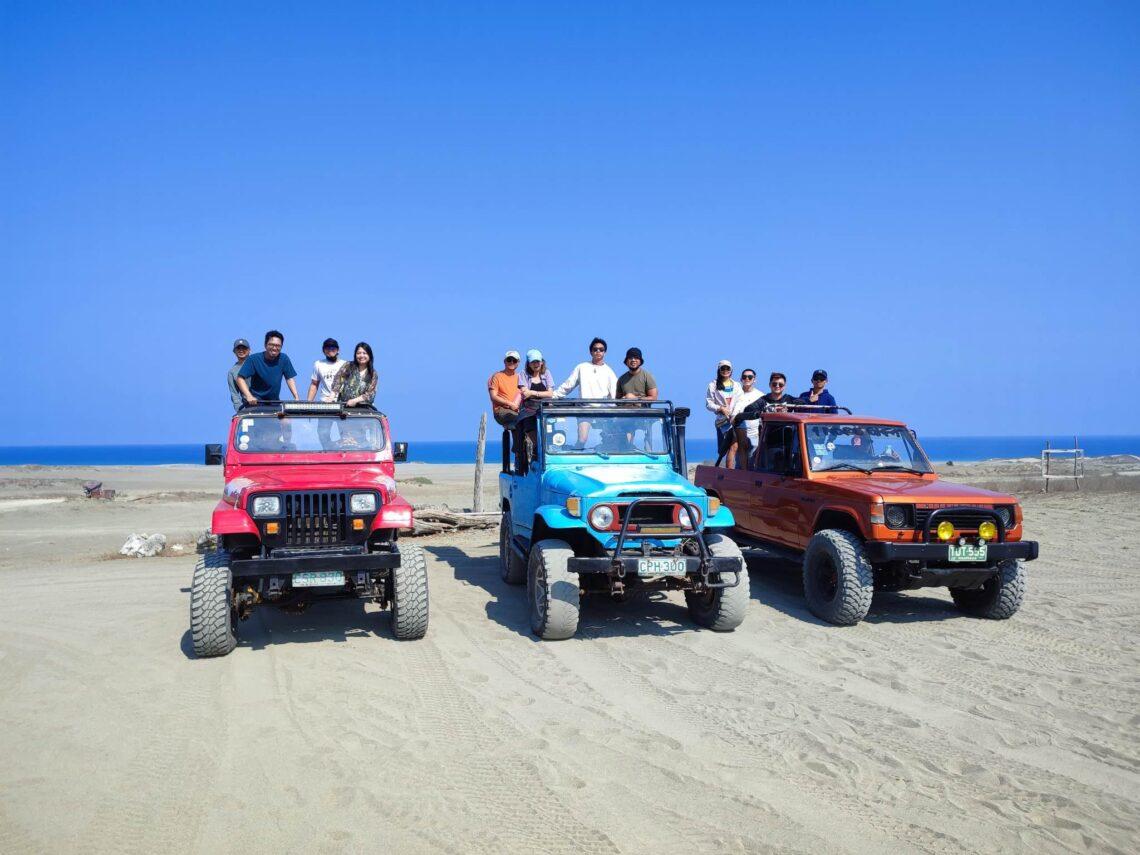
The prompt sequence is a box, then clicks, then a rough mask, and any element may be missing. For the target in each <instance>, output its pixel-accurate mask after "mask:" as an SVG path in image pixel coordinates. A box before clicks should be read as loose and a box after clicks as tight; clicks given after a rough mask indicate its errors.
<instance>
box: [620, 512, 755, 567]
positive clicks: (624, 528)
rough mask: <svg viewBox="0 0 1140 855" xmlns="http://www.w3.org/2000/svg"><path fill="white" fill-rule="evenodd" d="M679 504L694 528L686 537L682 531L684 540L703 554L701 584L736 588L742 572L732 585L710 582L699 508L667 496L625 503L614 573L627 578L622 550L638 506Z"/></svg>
mask: <svg viewBox="0 0 1140 855" xmlns="http://www.w3.org/2000/svg"><path fill="white" fill-rule="evenodd" d="M677 504H679V505H680V506H681V507H682V508H684V510H685V513H686V514H687V515H688V517H689V525H690V526H692V528H691V530H690V532H689V534H688V535H684V533H683V532H684V530H683V529H682V531H681V534H682V535H683V539H684V540H695V541H696V542H697V548H698V549H699V550H700V553H701V582H702V583H703V584H704V585H705V586H706V587H709V588H735V587H736V586H737V585H739V584H740V571H739V570H738V571H736V573H735V576H736V579H735V580H734V581H733V582H731V583H729V582H710V581H709V558H710V557H711V556H710V555H709V550H708V547H707V546H705V541H704V539H703V538H702V537H701V532H700V529H698V528H697V517H696V516H694V513H695V514H696V515H699V514H700V512H701V511H700V508H698V507H697V506H696V505H695V504H693V503H692V502H686V501H685V500H683V499H677V498H672V497H665V496H639V497H635V498H633V499H632V500H631V501H630V503H629V504H628V505H625V504H624V503H623V506H624V507H625V518H624V519H623V520H622V521H621V530H620V531H619V532H618V539H617V545H616V546H615V547H614V554H613V557H612V559H611V561H612V563H613V569H614V572H615V573H616V574H617V577H618V578H619V579H624V578H625V567H623V566H622V563H621V553H622V550H623V549H624V548H625V538H626V535H627V534H628V533H629V521H630V520H631V519H632V518H633V509H634V508H636V507H637V506H638V505H677ZM678 528H680V524H679V523H678ZM659 536H660V535H659V534H648V535H645V534H640V533H639V534H636V535H634V537H638V538H645V537H659Z"/></svg>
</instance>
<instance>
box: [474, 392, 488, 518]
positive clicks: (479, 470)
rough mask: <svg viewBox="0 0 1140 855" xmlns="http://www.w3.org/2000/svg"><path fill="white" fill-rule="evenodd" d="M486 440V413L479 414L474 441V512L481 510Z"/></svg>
mask: <svg viewBox="0 0 1140 855" xmlns="http://www.w3.org/2000/svg"><path fill="white" fill-rule="evenodd" d="M486 441H487V414H486V413H483V414H482V415H480V416H479V438H478V439H477V440H476V441H475V501H474V502H473V503H472V505H471V509H472V510H473V511H475V513H481V512H482V510H483V446H484V445H485V444H486Z"/></svg>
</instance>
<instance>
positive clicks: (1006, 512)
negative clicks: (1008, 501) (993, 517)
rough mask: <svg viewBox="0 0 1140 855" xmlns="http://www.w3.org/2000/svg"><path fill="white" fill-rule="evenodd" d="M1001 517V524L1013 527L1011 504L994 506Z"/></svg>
mask: <svg viewBox="0 0 1140 855" xmlns="http://www.w3.org/2000/svg"><path fill="white" fill-rule="evenodd" d="M994 510H995V511H997V513H998V516H999V517H1001V524H1002V525H1004V526H1005V527H1006V528H1013V508H1012V507H1010V506H1009V505H998V506H997V507H996V508H994Z"/></svg>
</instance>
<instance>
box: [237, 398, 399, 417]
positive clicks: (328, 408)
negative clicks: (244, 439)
mask: <svg viewBox="0 0 1140 855" xmlns="http://www.w3.org/2000/svg"><path fill="white" fill-rule="evenodd" d="M379 412H380V411H379V410H377V409H376V408H375V407H373V406H370V405H368V404H364V405H362V406H358V407H349V406H348V405H346V404H345V403H344V402H343V401H258V402H257V403H256V404H246V405H245V406H243V407H242V408H241V409H240V410H238V415H242V414H246V415H248V414H262V415H276V416H288V415H298V414H301V413H305V414H308V415H319V414H321V413H334V414H336V415H339V416H340V417H341V418H345V417H346V416H349V415H351V414H353V413H360V414H362V415H371V414H372V413H379Z"/></svg>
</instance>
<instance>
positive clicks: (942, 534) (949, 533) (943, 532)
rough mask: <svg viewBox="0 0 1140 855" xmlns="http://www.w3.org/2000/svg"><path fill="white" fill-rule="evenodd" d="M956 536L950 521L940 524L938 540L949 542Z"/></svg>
mask: <svg viewBox="0 0 1140 855" xmlns="http://www.w3.org/2000/svg"><path fill="white" fill-rule="evenodd" d="M953 536H954V524H953V523H952V522H950V521H949V520H943V521H942V522H940V523H939V524H938V539H939V540H949V539H950V538H952V537H953Z"/></svg>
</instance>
